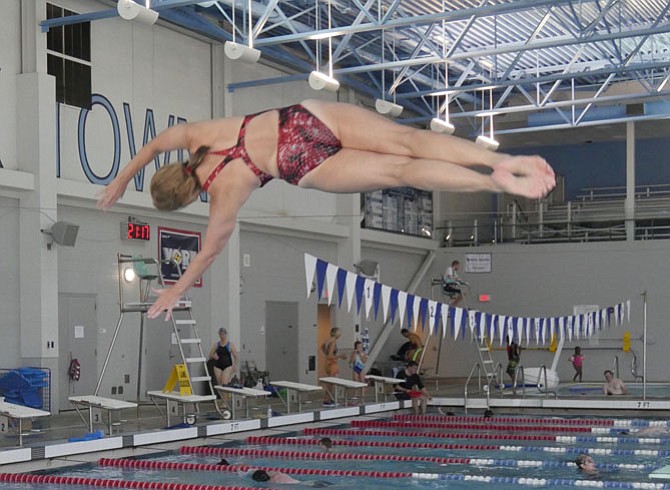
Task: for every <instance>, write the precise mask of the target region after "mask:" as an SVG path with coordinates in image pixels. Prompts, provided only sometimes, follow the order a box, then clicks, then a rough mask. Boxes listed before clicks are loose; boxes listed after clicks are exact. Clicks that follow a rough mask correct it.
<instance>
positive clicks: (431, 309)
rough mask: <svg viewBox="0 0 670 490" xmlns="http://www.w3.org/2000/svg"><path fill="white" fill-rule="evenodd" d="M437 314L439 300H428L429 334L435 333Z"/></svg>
mask: <svg viewBox="0 0 670 490" xmlns="http://www.w3.org/2000/svg"><path fill="white" fill-rule="evenodd" d="M436 316H437V301H433V300H431V299H429V300H428V334H429V335H432V334H433V329H434V328H435V318H436Z"/></svg>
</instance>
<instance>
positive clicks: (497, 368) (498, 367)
mask: <svg viewBox="0 0 670 490" xmlns="http://www.w3.org/2000/svg"><path fill="white" fill-rule="evenodd" d="M475 370H476V371H477V386H478V393H481V392H482V391H484V393H486V406H487V407H489V406H490V401H491V386H492V385H493V386H494V387H496V388H499V389H500V396H501V397H502V396H503V394H504V388H505V385H504V383H502V382H499V381H498V379H503V378H502V375H503V367H502V364H501V363H498V364H496V365H495V367H494V368H493V375H491V376H488V375H487V381H486V384H485V385H484V390H482V370H483V368H482V366H481V364H480V363H478V362H476V363H475V364H474V366H472V369H471V370H470V374H469V375H468V378H467V380H466V381H465V386H464V387H463V405H464V408H465V413H466V414H467V413H468V385H469V384H470V381H472V377H473V376H474V374H475ZM498 371H500V378H498V377H497V374H498ZM485 372H486V371H485ZM494 381H496V383H495V384H493V383H494ZM501 386H502V387H501Z"/></svg>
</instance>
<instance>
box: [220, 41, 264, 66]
mask: <svg viewBox="0 0 670 490" xmlns="http://www.w3.org/2000/svg"><path fill="white" fill-rule="evenodd" d="M223 52H224V53H226V56H227V57H228V58H230V59H231V60H239V61H243V62H245V63H256V62H257V61H258V58H260V57H261V52H260V50H258V49H255V48H250V47H249V46H245V45H244V44H238V43H234V42H232V41H226V43H225V44H224V45H223Z"/></svg>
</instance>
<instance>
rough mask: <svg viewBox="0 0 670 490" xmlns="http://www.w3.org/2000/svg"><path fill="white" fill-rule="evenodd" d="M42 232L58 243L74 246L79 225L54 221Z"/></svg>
mask: <svg viewBox="0 0 670 490" xmlns="http://www.w3.org/2000/svg"><path fill="white" fill-rule="evenodd" d="M44 233H46V234H47V235H51V238H52V239H53V241H54V242H55V243H57V244H58V245H63V246H64V247H74V244H75V242H76V241H77V233H79V225H74V224H72V223H68V222H67V221H56V222H55V223H54V224H53V226H52V227H51V229H49V230H47V231H45V232H44Z"/></svg>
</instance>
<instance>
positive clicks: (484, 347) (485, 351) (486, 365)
mask: <svg viewBox="0 0 670 490" xmlns="http://www.w3.org/2000/svg"><path fill="white" fill-rule="evenodd" d="M476 343H477V352H478V354H479V362H480V363H481V366H482V369H483V371H484V373H485V374H486V383H487V384H491V382H492V381H495V383H496V385H499V384H502V383H503V382H504V380H502V379H498V372H497V370H496V364H495V361H494V360H493V357H492V356H491V349H490V348H489V345H488V342H487V337H486V336H484V337H483V338H482V341H481V342H476Z"/></svg>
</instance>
